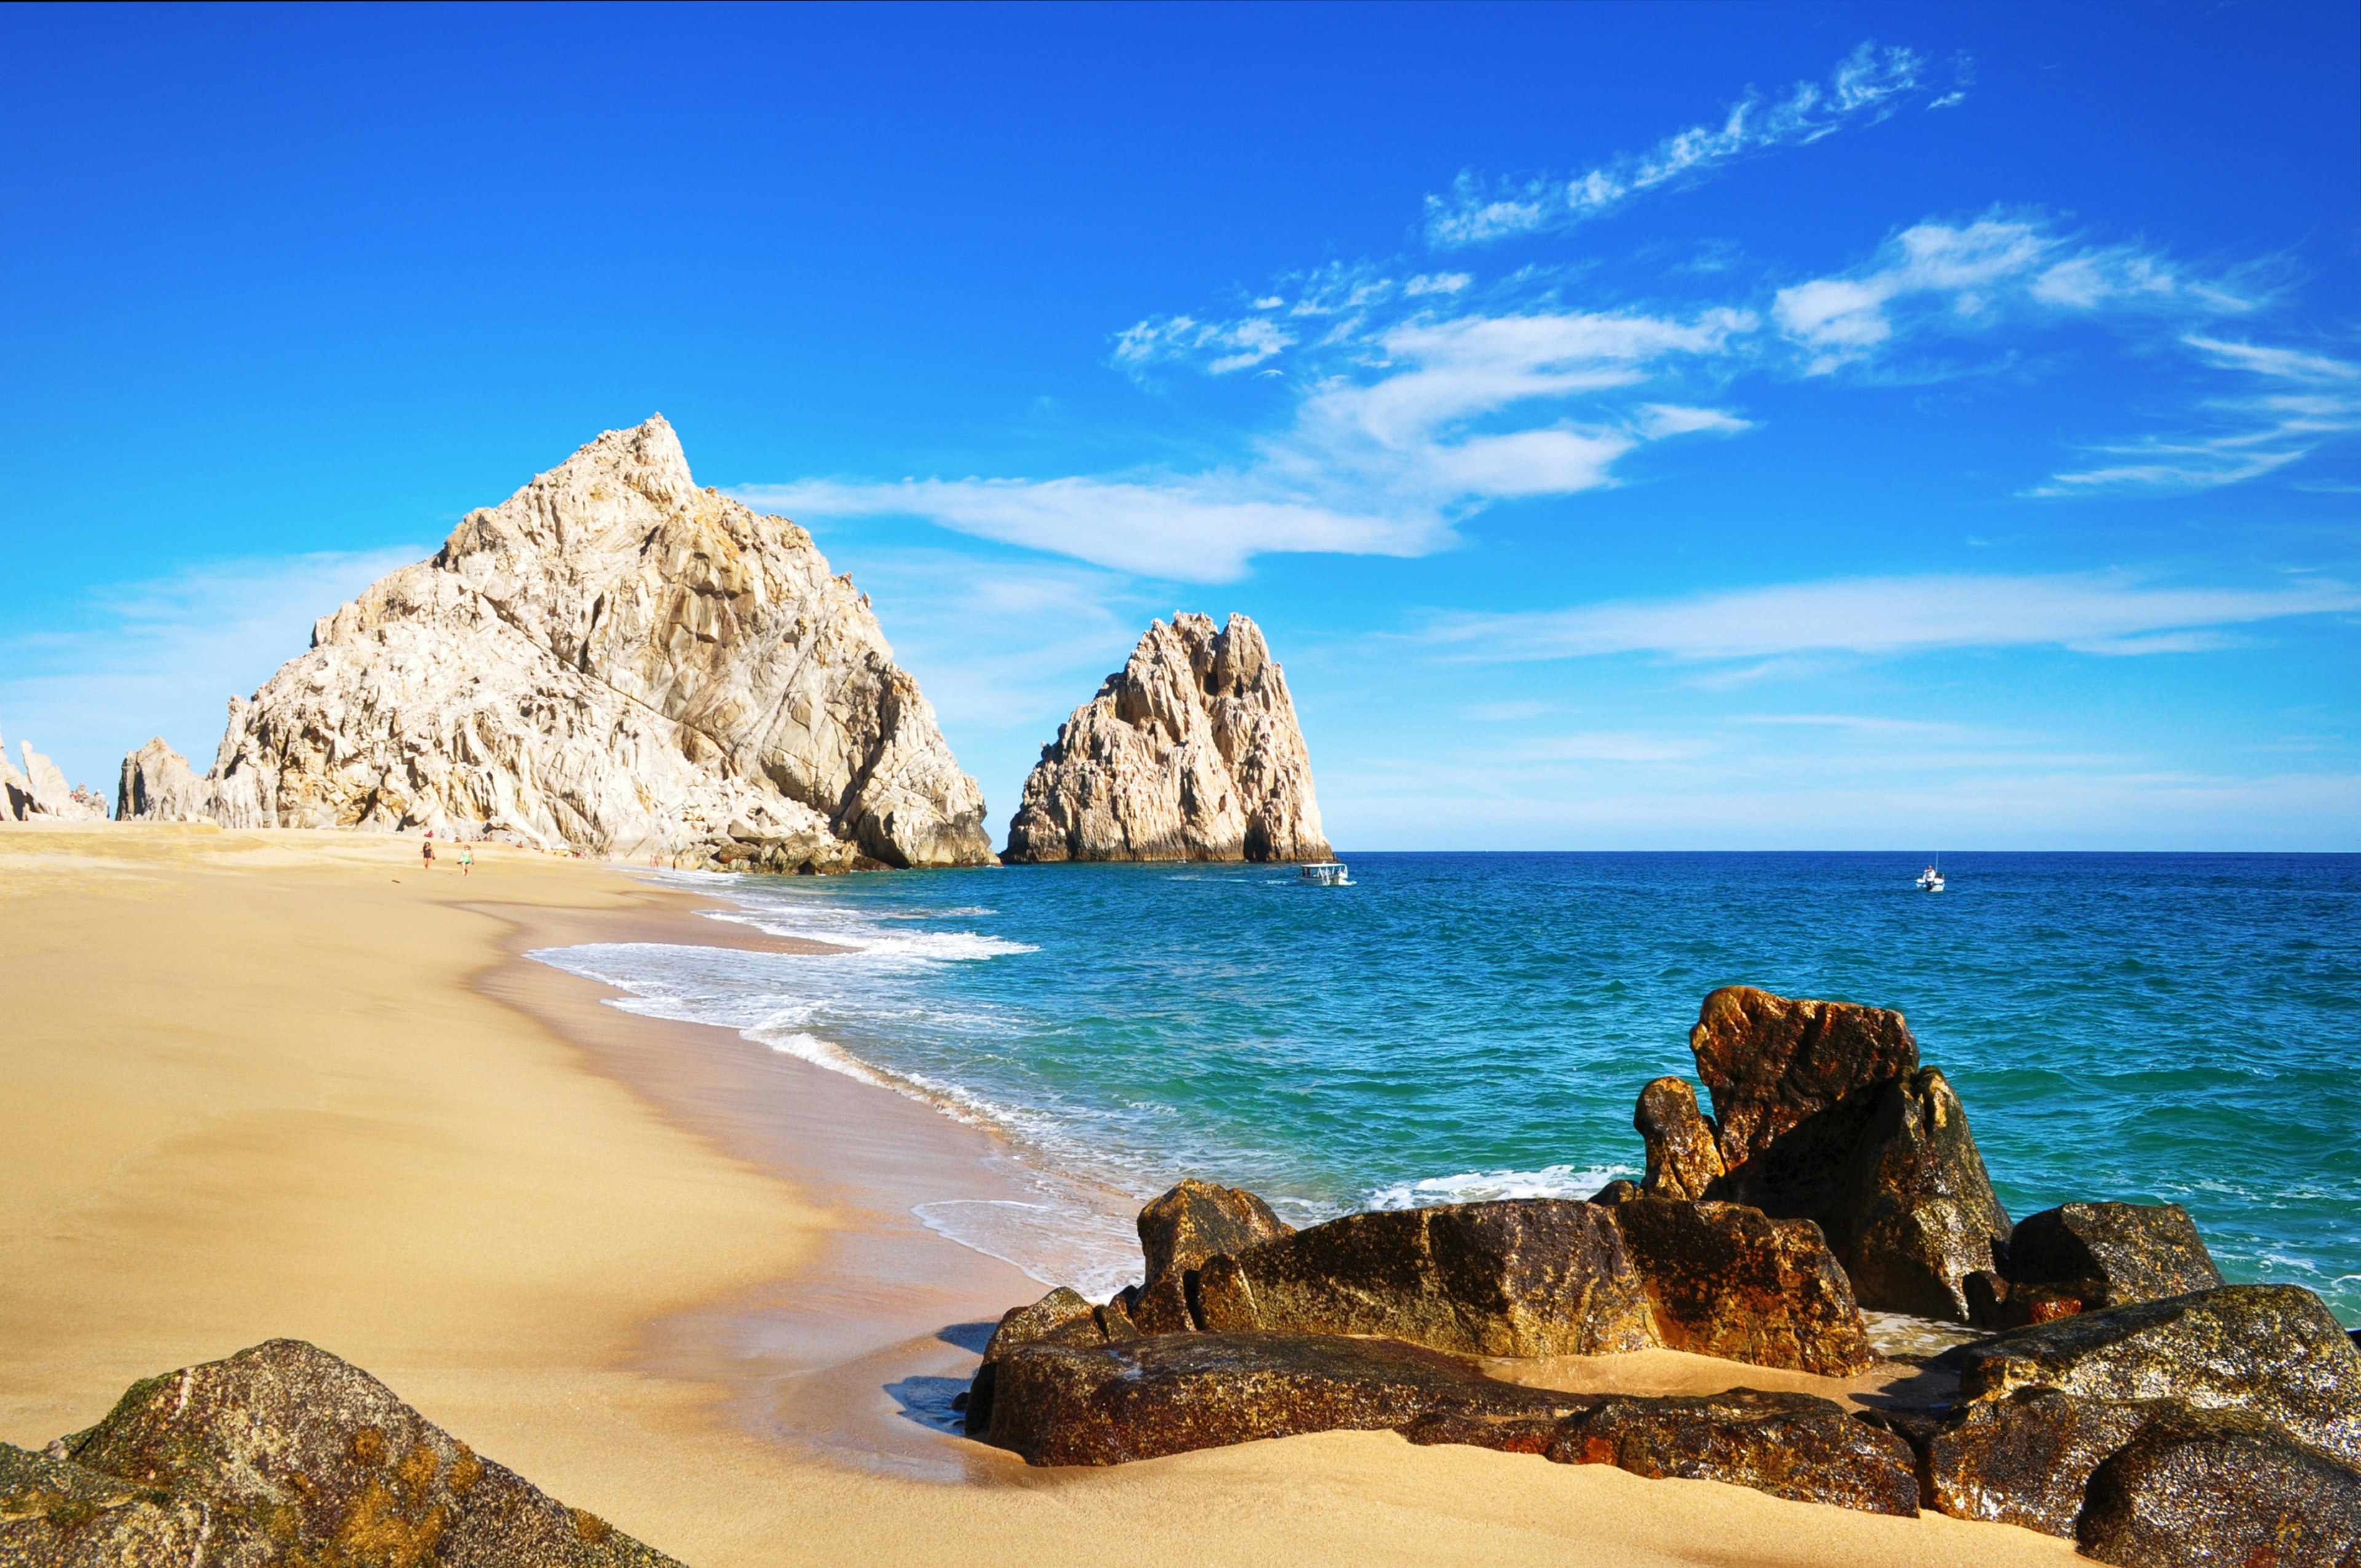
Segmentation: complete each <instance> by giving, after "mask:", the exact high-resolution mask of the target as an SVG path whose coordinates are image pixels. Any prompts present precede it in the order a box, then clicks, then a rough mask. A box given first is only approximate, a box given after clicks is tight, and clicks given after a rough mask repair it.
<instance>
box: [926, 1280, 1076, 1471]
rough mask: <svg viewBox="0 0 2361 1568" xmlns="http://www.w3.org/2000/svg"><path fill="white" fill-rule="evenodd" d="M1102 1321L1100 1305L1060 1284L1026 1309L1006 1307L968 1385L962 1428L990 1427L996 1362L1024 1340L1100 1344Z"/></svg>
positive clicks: (980, 1431) (1021, 1346)
mask: <svg viewBox="0 0 2361 1568" xmlns="http://www.w3.org/2000/svg"><path fill="white" fill-rule="evenodd" d="M1107 1337H1108V1335H1107V1321H1106V1318H1105V1316H1104V1312H1103V1311H1102V1310H1101V1309H1099V1308H1096V1307H1093V1306H1092V1305H1091V1304H1090V1303H1089V1302H1088V1301H1086V1300H1084V1299H1082V1296H1081V1295H1080V1294H1079V1293H1078V1292H1076V1291H1073V1290H1071V1289H1068V1288H1066V1287H1065V1286H1063V1285H1060V1286H1059V1287H1058V1288H1056V1289H1055V1290H1052V1291H1050V1292H1049V1294H1048V1295H1047V1296H1044V1297H1042V1298H1041V1299H1039V1300H1038V1301H1036V1302H1034V1303H1033V1304H1032V1305H1031V1306H1029V1307H1011V1308H1010V1309H1009V1310H1007V1311H1005V1312H1004V1313H1002V1314H1001V1317H1000V1323H999V1326H998V1327H996V1328H994V1330H993V1331H992V1338H991V1339H990V1340H988V1341H986V1342H985V1343H984V1347H983V1362H982V1363H981V1364H980V1365H978V1366H977V1367H976V1369H975V1376H974V1378H973V1379H972V1381H970V1383H969V1384H968V1389H967V1403H966V1405H965V1406H964V1407H962V1408H963V1409H965V1411H966V1414H967V1430H968V1431H969V1433H970V1434H971V1435H976V1436H980V1435H982V1434H983V1433H984V1432H987V1431H991V1430H992V1403H993V1398H994V1393H995V1390H996V1388H997V1387H998V1381H999V1376H1000V1364H1001V1363H1002V1362H1004V1361H1005V1360H1007V1359H1008V1358H1009V1357H1010V1356H1011V1355H1014V1354H1016V1352H1018V1351H1020V1350H1022V1349H1024V1348H1025V1347H1026V1346H1027V1345H1029V1344H1104V1343H1106V1342H1107Z"/></svg>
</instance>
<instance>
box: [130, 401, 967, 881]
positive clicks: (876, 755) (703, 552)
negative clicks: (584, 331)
mask: <svg viewBox="0 0 2361 1568" xmlns="http://www.w3.org/2000/svg"><path fill="white" fill-rule="evenodd" d="M312 641H313V646H312V650H311V652H308V653H305V654H303V655H302V656H301V657H299V658H297V659H294V660H292V661H291V662H290V663H288V664H287V665H286V666H285V667H284V668H282V669H281V670H280V672H279V673H278V674H276V675H274V676H273V677H271V679H270V681H269V684H267V685H264V686H263V688H262V689H261V690H260V691H258V692H257V693H256V694H255V696H254V697H253V699H252V700H251V701H247V700H244V699H236V700H233V701H232V703H231V704H230V722H229V728H228V731H227V733H226V734H225V736H224V737H223V740H222V745H221V750H220V752H219V755H218V756H217V758H216V760H215V762H214V767H213V770H212V771H211V772H210V773H207V774H206V775H205V776H204V777H203V779H202V780H198V781H197V787H196V788H195V789H194V790H193V791H192V790H189V789H186V788H185V787H183V786H181V783H180V780H179V777H178V775H177V774H176V773H174V772H173V770H172V766H171V764H172V763H173V762H177V761H178V759H177V758H174V757H171V756H170V751H169V748H167V749H164V751H163V753H162V754H161V755H159V754H158V748H156V747H155V746H153V745H152V744H151V745H150V746H149V747H147V748H143V749H142V751H140V752H137V753H135V754H134V756H133V757H132V758H130V759H128V760H126V763H125V774H126V794H128V795H134V796H137V797H141V798H152V799H153V800H154V801H155V802H156V806H157V809H158V810H159V812H160V811H171V810H186V811H188V812H189V813H190V814H191V815H198V816H203V817H211V818H213V819H214V820H217V821H219V822H221V823H223V824H224V825H225V826H228V827H240V828H243V827H345V828H367V829H375V830H379V831H392V830H395V829H398V828H409V827H420V828H432V829H436V830H439V831H443V832H457V833H460V834H462V835H466V834H472V833H475V832H478V831H489V832H493V833H498V834H514V835H517V836H519V837H522V838H524V839H528V840H531V841H533V842H534V843H537V844H541V845H544V846H572V847H574V848H577V849H582V850H592V851H596V852H598V853H605V854H615V855H622V856H631V857H639V856H648V857H653V858H659V859H663V860H666V861H670V862H672V863H674V864H677V865H719V866H722V867H762V868H767V869H776V870H796V869H810V870H835V869H844V868H849V867H852V866H856V865H861V864H881V865H891V866H931V865H969V864H981V863H985V862H988V861H990V860H991V858H992V854H991V846H990V844H989V843H988V841H987V840H986V839H985V838H984V836H983V796H982V795H981V794H980V793H979V792H978V790H977V788H976V785H975V781H974V780H972V779H971V778H969V777H968V776H967V775H966V774H965V773H961V771H960V769H959V764H958V762H956V761H955V760H954V759H953V758H952V756H951V753H950V747H949V746H948V745H947V744H945V742H944V740H943V738H942V734H941V731H940V730H939V729H937V728H936V725H935V716H934V710H933V709H932V708H931V707H928V704H927V700H926V698H925V697H923V696H920V695H919V693H918V688H917V684H916V683H915V682H914V681H912V680H911V679H910V677H909V676H908V675H907V674H905V673H904V672H903V671H901V670H900V669H898V668H897V667H895V664H894V663H893V652H892V650H891V649H889V648H888V647H887V646H886V643H885V639H884V634H883V633H882V632H881V631H880V630H878V626H877V620H876V618H875V616H874V615H873V614H872V613H871V612H870V609H869V601H868V599H867V598H866V597H865V596H863V595H861V594H859V593H857V592H855V590H854V589H853V587H852V584H851V581H850V580H849V579H847V578H843V577H838V576H830V575H829V569H828V563H827V562H826V561H825V560H824V559H822V557H821V555H820V554H819V551H818V549H817V548H816V547H814V545H813V543H812V541H811V536H810V535H809V534H807V533H806V532H804V531H803V530H802V529H800V528H797V527H796V526H795V525H794V524H793V523H790V522H787V521H784V520H782V519H778V518H767V517H763V516H760V515H758V514H757V513H755V512H753V511H752V510H749V509H748V508H746V507H744V506H741V505H740V504H739V503H738V502H736V501H733V500H730V499H727V498H725V497H722V496H720V495H719V494H717V493H716V492H714V491H712V490H709V489H703V490H701V489H699V488H697V485H696V483H695V481H694V480H693V479H692V478H691V477H690V476H689V470H688V462H687V459H686V457H685V456H684V455H682V453H681V449H680V443H679V441H678V439H677V438H676V437H675V435H674V434H673V430H672V427H671V426H670V425H669V424H667V423H665V422H664V420H663V419H662V418H661V417H658V418H655V419H651V420H650V421H648V422H647V423H645V424H642V425H641V426H639V427H638V428H637V429H633V430H625V431H609V432H608V433H606V434H604V435H601V436H600V437H598V440H596V441H594V442H592V443H591V444H589V445H588V446H585V447H584V448H582V450H581V451H579V452H577V453H576V454H575V455H574V456H573V457H571V458H570V459H568V460H567V461H566V462H565V463H564V464H561V465H560V466H557V467H555V468H553V469H551V470H550V471H549V472H548V473H546V474H544V475H542V476H541V477H538V478H536V479H534V480H533V482H532V483H531V484H529V485H527V486H526V487H525V488H523V489H522V490H519V491H518V492H517V493H516V494H515V495H514V496H511V498H510V499H508V500H507V501H505V502H503V503H502V504H501V505H500V506H498V507H496V508H492V509H489V510H478V511H475V512H471V513H469V514H468V515H467V519H466V521H462V522H461V523H460V524H459V526H458V528H457V529H456V530H455V531H454V532H452V534H451V537H450V539H449V540H448V541H447V542H446V543H445V544H444V546H443V548H442V550H441V551H440V552H439V553H437V554H435V555H434V558H433V559H431V560H428V561H423V562H421V563H419V564H418V565H414V566H408V567H404V568H403V569H402V570H401V571H399V572H396V573H394V574H392V575H391V576H388V577H386V578H384V579H382V580H381V581H379V583H377V584H376V585H375V586H373V587H370V588H369V589H368V591H367V592H366V593H364V594H362V595H361V596H360V597H359V598H357V599H355V600H354V601H353V602H352V603H350V604H347V605H346V606H345V607H344V608H343V609H339V610H337V611H336V612H335V614H334V615H332V616H328V617H325V618H324V619H323V620H320V621H319V622H317V623H316V624H315V625H314V627H313V633H312Z"/></svg>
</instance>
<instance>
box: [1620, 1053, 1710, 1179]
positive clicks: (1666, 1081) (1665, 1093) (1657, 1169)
mask: <svg viewBox="0 0 2361 1568" xmlns="http://www.w3.org/2000/svg"><path fill="white" fill-rule="evenodd" d="M1631 1125H1632V1126H1633V1127H1634V1128H1635V1129H1637V1130H1638V1132H1639V1134H1640V1136H1641V1137H1642V1139H1644V1140H1645V1141H1646V1143H1647V1147H1648V1169H1647V1174H1646V1175H1645V1176H1644V1177H1643V1178H1642V1179H1641V1182H1640V1190H1641V1191H1642V1192H1645V1193H1647V1194H1648V1195H1649V1196H1650V1197H1652V1198H1685V1199H1688V1200H1690V1201H1697V1200H1699V1199H1704V1198H1709V1197H1711V1196H1713V1189H1714V1185H1715V1184H1716V1183H1717V1182H1719V1181H1720V1180H1721V1179H1722V1178H1723V1176H1724V1175H1726V1174H1727V1172H1725V1171H1724V1170H1723V1168H1722V1164H1721V1150H1720V1148H1719V1146H1716V1145H1715V1143H1714V1139H1713V1124H1712V1123H1710V1122H1708V1121H1707V1120H1706V1119H1705V1116H1704V1113H1701V1112H1700V1111H1698V1110H1697V1093H1696V1091H1693V1090H1692V1089H1690V1088H1689V1086H1688V1085H1687V1084H1686V1083H1684V1082H1682V1081H1681V1080H1679V1079H1677V1078H1660V1079H1657V1080H1655V1081H1654V1082H1653V1083H1651V1084H1649V1085H1648V1086H1647V1087H1646V1088H1645V1089H1642V1091H1640V1104H1639V1107H1638V1109H1636V1110H1635V1111H1633V1112H1632V1113H1631Z"/></svg>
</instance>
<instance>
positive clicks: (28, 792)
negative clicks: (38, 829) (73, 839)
mask: <svg viewBox="0 0 2361 1568" xmlns="http://www.w3.org/2000/svg"><path fill="white" fill-rule="evenodd" d="M16 745H17V751H18V754H19V755H21V756H22V757H23V758H24V759H25V766H24V768H23V769H22V771H19V770H18V769H16V768H15V767H13V766H11V765H10V764H9V762H8V746H7V742H6V741H5V740H0V822H36V821H39V820H41V819H42V818H44V817H46V818H48V819H49V820H50V821H52V822H103V821H104V820H105V819H106V800H105V798H104V796H102V795H99V793H98V792H97V791H95V790H93V789H86V788H84V787H83V786H82V785H81V784H68V783H66V775H65V773H64V771H63V770H62V769H60V767H59V766H58V765H57V764H56V763H55V762H51V761H49V759H48V758H47V757H44V756H42V755H41V754H40V753H39V752H38V751H34V750H33V746H32V742H31V741H29V740H19V741H18V742H17V743H16Z"/></svg>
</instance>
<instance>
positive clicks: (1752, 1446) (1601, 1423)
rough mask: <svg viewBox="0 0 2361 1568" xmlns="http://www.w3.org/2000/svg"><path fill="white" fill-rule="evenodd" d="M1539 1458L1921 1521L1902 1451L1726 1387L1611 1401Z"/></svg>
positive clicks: (1896, 1444) (1814, 1414)
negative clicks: (1700, 1394) (1697, 1394)
mask: <svg viewBox="0 0 2361 1568" xmlns="http://www.w3.org/2000/svg"><path fill="white" fill-rule="evenodd" d="M1546 1453H1548V1456H1549V1457H1550V1458H1552V1459H1557V1460H1561V1461H1563V1462H1565V1463H1568V1464H1613V1465H1616V1466H1618V1467H1619V1468H1621V1469H1624V1470H1628V1471H1630V1472H1631V1474H1632V1475H1642V1476H1646V1477H1647V1478H1648V1479H1650V1480H1663V1479H1665V1478H1667V1477H1676V1478H1680V1479H1684V1480H1691V1481H1722V1482H1727V1483H1729V1484H1730V1485H1732V1486H1751V1487H1752V1488H1753V1489H1754V1490H1755V1491H1758V1492H1768V1493H1770V1494H1771V1495H1772V1496H1773V1497H1788V1498H1792V1499H1794V1500H1795V1501H1796V1502H1799V1503H1828V1504H1833V1505H1834V1506H1835V1507H1837V1508H1857V1509H1860V1510H1861V1511H1863V1512H1866V1513H1873V1514H1899V1515H1901V1516H1903V1517H1905V1518H1912V1517H1915V1516H1916V1514H1917V1512H1918V1477H1917V1474H1916V1466H1915V1464H1914V1459H1913V1455H1912V1453H1911V1451H1910V1445H1909V1443H1907V1442H1905V1441H1904V1440H1903V1439H1901V1438H1899V1437H1897V1436H1895V1435H1894V1433H1892V1432H1890V1431H1882V1430H1880V1429H1878V1428H1876V1427H1873V1426H1872V1425H1870V1424H1869V1423H1868V1422H1866V1421H1863V1420H1856V1419H1854V1418H1853V1417H1852V1416H1850V1415H1848V1414H1847V1413H1846V1412H1845V1410H1844V1409H1843V1408H1842V1407H1841V1406H1839V1405H1838V1404H1836V1403H1835V1402H1834V1401H1833V1400H1828V1399H1822V1398H1816V1397H1814V1396H1812V1395H1810V1394H1765V1393H1759V1392H1757V1391H1756V1390H1754V1389H1752V1388H1733V1389H1731V1390H1730V1391H1729V1392H1728V1393H1726V1394H1714V1395H1710V1396H1708V1397H1706V1398H1664V1399H1631V1398H1618V1399H1610V1400H1608V1401H1606V1402H1604V1403H1602V1404H1600V1405H1598V1406H1597V1407H1596V1408H1595V1409H1591V1410H1590V1411H1588V1412H1587V1413H1586V1414H1583V1415H1579V1416H1576V1417H1574V1418H1571V1419H1569V1420H1565V1421H1564V1422H1563V1423H1561V1433H1560V1436H1559V1437H1558V1439H1557V1441H1556V1442H1555V1443H1554V1445H1553V1446H1552V1447H1551V1448H1549V1449H1548V1450H1547V1451H1546Z"/></svg>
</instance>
